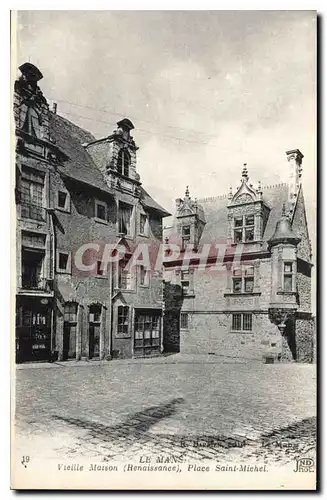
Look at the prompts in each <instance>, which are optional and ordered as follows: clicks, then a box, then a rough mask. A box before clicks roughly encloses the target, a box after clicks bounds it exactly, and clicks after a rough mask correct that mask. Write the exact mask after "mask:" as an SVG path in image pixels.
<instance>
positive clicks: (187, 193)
mask: <svg viewBox="0 0 327 500" xmlns="http://www.w3.org/2000/svg"><path fill="white" fill-rule="evenodd" d="M189 197H190V191H189V188H188V186H186V189H185V198H189Z"/></svg>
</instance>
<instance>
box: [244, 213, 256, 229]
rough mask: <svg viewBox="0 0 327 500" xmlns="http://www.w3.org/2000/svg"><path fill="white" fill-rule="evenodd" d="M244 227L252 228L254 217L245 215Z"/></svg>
mask: <svg viewBox="0 0 327 500" xmlns="http://www.w3.org/2000/svg"><path fill="white" fill-rule="evenodd" d="M245 225H246V226H254V215H246V216H245Z"/></svg>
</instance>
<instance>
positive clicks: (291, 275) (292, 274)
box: [282, 260, 296, 293]
mask: <svg viewBox="0 0 327 500" xmlns="http://www.w3.org/2000/svg"><path fill="white" fill-rule="evenodd" d="M289 265H290V266H291V271H285V267H286V266H289ZM295 275H296V270H295V261H290V260H286V261H283V286H282V289H283V292H285V293H294V292H295ZM285 278H291V289H290V290H287V289H286V287H285Z"/></svg>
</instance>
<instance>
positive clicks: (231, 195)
mask: <svg viewBox="0 0 327 500" xmlns="http://www.w3.org/2000/svg"><path fill="white" fill-rule="evenodd" d="M228 198H229V199H230V200H231V199H232V198H233V188H232V186H230V188H229V193H228Z"/></svg>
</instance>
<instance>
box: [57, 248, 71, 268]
mask: <svg viewBox="0 0 327 500" xmlns="http://www.w3.org/2000/svg"><path fill="white" fill-rule="evenodd" d="M68 257H69V255H68V253H63V252H59V254H58V269H59V270H60V271H67V268H68Z"/></svg>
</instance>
